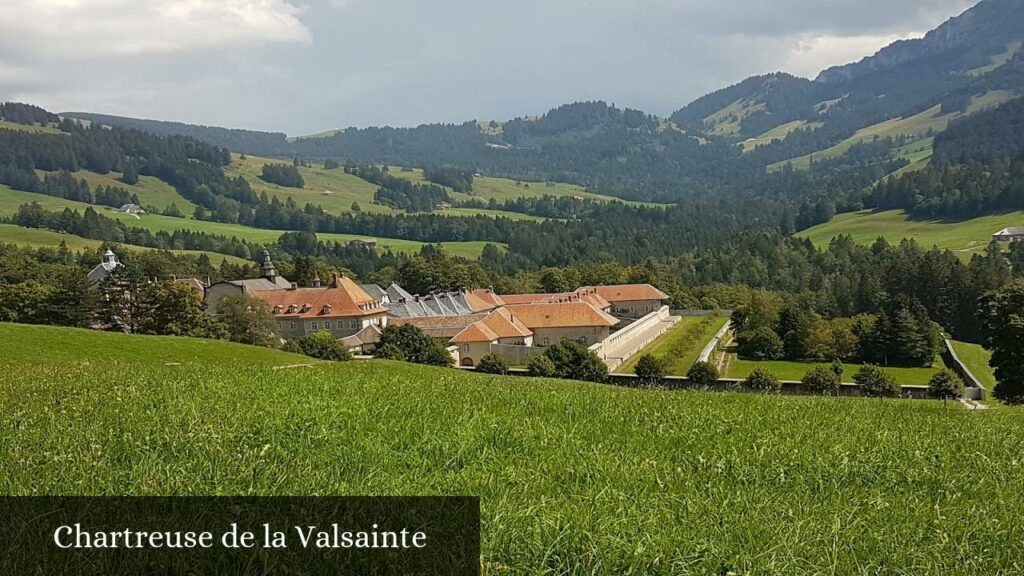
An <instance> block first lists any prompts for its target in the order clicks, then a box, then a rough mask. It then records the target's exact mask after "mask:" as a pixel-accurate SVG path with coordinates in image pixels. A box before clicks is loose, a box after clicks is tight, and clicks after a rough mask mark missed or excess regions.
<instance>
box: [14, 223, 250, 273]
mask: <svg viewBox="0 0 1024 576" xmlns="http://www.w3.org/2000/svg"><path fill="white" fill-rule="evenodd" d="M61 242H64V244H65V245H66V246H67V247H68V249H69V250H72V251H75V250H86V249H92V248H96V247H98V246H101V245H102V244H103V242H100V241H99V240H90V239H88V238H82V237H81V236H75V235H72V234H60V233H57V232H51V231H49V230H37V229H35V228H22V227H20V226H15V225H13V224H0V244H17V245H18V246H29V247H32V248H56V247H58V246H60V243H61ZM122 246H123V247H124V248H125V249H126V250H139V251H145V250H153V248H146V247H144V246H132V245H131V244H122ZM171 252H174V253H175V254H184V255H191V256H198V255H199V254H206V255H207V256H209V257H210V260H211V261H212V262H213V263H214V264H217V265H219V264H220V263H221V262H223V261H224V260H227V261H228V262H232V263H235V264H250V263H251V262H249V261H248V260H243V259H241V258H235V257H234V256H227V255H225V254H218V253H216V252H201V251H199V250H171Z"/></svg>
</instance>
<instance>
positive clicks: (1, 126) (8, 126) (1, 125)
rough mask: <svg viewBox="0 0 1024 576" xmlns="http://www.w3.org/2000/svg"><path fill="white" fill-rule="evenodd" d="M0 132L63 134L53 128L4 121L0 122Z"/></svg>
mask: <svg viewBox="0 0 1024 576" xmlns="http://www.w3.org/2000/svg"><path fill="white" fill-rule="evenodd" d="M0 130H21V131H23V132H38V133H40V134H63V132H61V131H60V130H58V129H56V128H54V127H53V126H40V125H39V124H33V125H31V126H30V125H28V124H17V123H14V122H8V121H6V120H0Z"/></svg>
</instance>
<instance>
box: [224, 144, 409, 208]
mask: <svg viewBox="0 0 1024 576" xmlns="http://www.w3.org/2000/svg"><path fill="white" fill-rule="evenodd" d="M281 163H291V161H290V160H272V159H269V158H260V157H257V156H248V157H246V158H245V159H242V157H241V156H239V155H237V154H235V155H233V156H232V160H231V166H229V167H228V168H226V169H225V170H224V171H225V173H226V174H227V175H228V176H230V177H236V176H243V177H244V178H245V179H246V180H247V181H248V182H249V185H250V186H251V187H252V189H253V190H254V191H255V192H256V194H261V193H264V192H265V193H266V194H267V196H270V197H271V198H272V197H274V196H277V197H278V198H280V199H281V200H284V199H285V198H292V199H293V200H295V202H296V203H298V205H299V206H304V205H306V203H312V204H318V205H320V206H322V207H323V208H324V210H327V211H328V212H331V213H332V214H340V213H342V212H351V210H352V202H359V207H360V208H361V209H362V211H364V212H394V210H392V209H391V208H388V207H386V206H378V205H376V204H374V203H373V194H374V192H376V191H377V186H376V185H374V184H371V183H369V182H367V181H366V180H363V179H362V178H358V177H356V176H352V175H350V174H346V173H345V171H344V170H342V169H341V168H337V169H335V170H324V167H323V165H314V167H313V168H306V167H304V166H300V167H299V172H300V173H301V174H302V179H303V180H304V181H305V183H306V185H305V187H304V188H288V187H286V186H278V185H277V184H271V183H269V182H264V181H263V180H261V179H260V174H261V173H262V170H263V166H264V165H265V164H281Z"/></svg>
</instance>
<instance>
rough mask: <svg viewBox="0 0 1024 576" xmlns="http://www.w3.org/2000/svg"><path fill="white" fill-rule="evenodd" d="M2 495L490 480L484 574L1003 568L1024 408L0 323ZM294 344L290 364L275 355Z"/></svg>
mask: <svg viewBox="0 0 1024 576" xmlns="http://www.w3.org/2000/svg"><path fill="white" fill-rule="evenodd" d="M0 349H2V350H4V354H2V355H0V430H4V431H5V433H3V434H0V458H2V460H0V461H2V462H3V474H0V494H8V495H29V494H51V495H73V494H118V495H169V494H174V495H205V494H224V495H369V494H375V495H432V494H465V495H478V496H480V497H481V502H482V513H483V520H482V529H483V534H482V536H483V538H482V543H483V550H482V552H483V555H482V559H481V562H482V565H483V572H484V574H487V575H512V574H552V575H553V574H559V575H584V574H586V575H595V574H609V575H610V574H615V575H629V576H640V575H648V574H727V573H734V574H759V575H780V576H781V575H785V576H791V575H802V574H823V573H824V574H858V575H859V574H865V575H866V574H949V573H955V574H979V575H980V574H1011V573H1015V572H1017V571H1018V568H1019V567H1020V559H1021V558H1022V557H1024V541H1022V539H1021V538H1020V527H1021V518H1024V500H1021V498H1020V494H1021V493H1022V492H1024V468H1022V467H1021V466H1020V450H1021V445H1020V439H1021V438H1022V437H1024V420H1021V419H1020V418H1019V417H1016V415H1015V414H1013V413H1011V412H1003V411H996V410H993V411H987V412H970V411H967V410H962V409H959V408H956V407H951V408H949V409H944V408H943V407H942V405H941V403H935V402H911V401H898V400H892V401H888V400H887V401H879V400H866V399H854V398H811V397H783V396H763V395H757V394H741V393H718V394H716V393H705V392H664V391H648V390H628V389H619V388H612V387H605V386H599V385H591V384H585V383H575V382H559V381H550V380H534V379H527V378H502V377H491V376H483V375H476V374H468V373H464V372H459V371H456V370H451V369H434V368H425V367H416V366H411V365H404V364H397V363H389V362H376V361H373V362H349V363H344V364H334V365H331V364H317V363H313V364H315V365H314V366H312V367H301V366H300V367H295V365H296V364H307V363H311V362H309V361H308V360H307V359H305V358H300V357H295V356H290V355H287V354H282V353H277V352H272V351H267V350H258V349H253V348H245V347H241V346H234V345H227V344H223V343H216V342H203V341H195V340H186V339H171V338H158V337H134V336H125V335H115V334H101V333H93V332H85V331H79V330H67V329H56V328H42V327H23V326H13V325H5V324H0ZM287 366H292V367H291V368H284V367H287Z"/></svg>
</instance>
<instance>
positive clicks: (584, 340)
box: [580, 336, 587, 344]
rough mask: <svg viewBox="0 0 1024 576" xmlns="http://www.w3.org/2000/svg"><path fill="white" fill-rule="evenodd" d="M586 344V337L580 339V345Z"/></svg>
mask: <svg viewBox="0 0 1024 576" xmlns="http://www.w3.org/2000/svg"><path fill="white" fill-rule="evenodd" d="M586 343H587V337H586V336H584V337H582V338H580V344H586Z"/></svg>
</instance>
